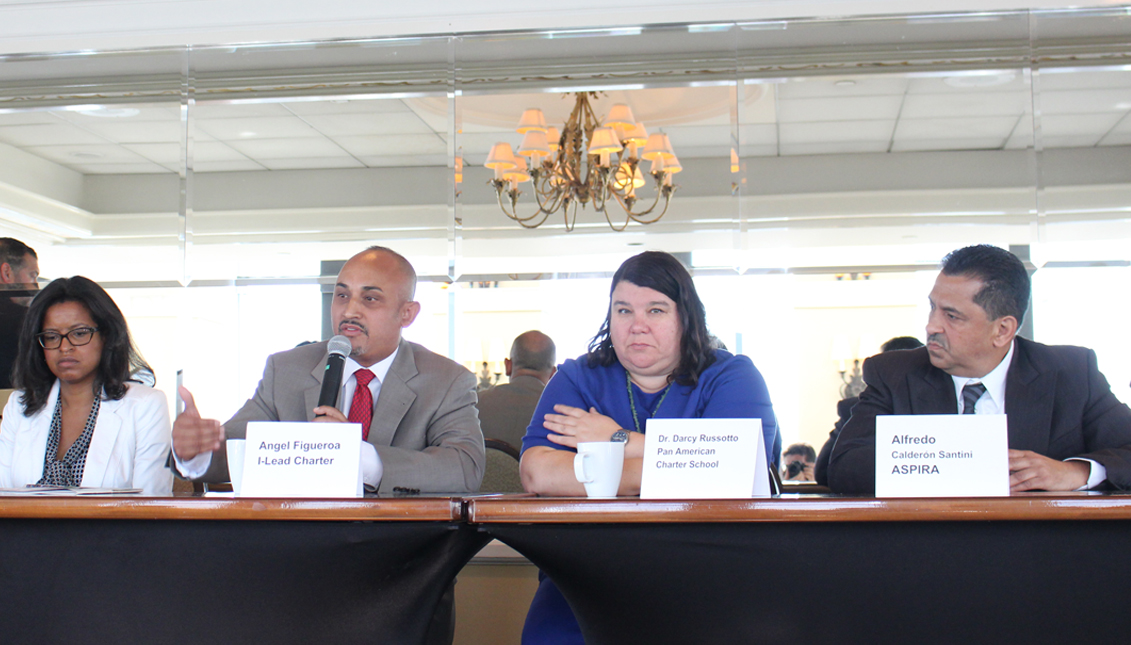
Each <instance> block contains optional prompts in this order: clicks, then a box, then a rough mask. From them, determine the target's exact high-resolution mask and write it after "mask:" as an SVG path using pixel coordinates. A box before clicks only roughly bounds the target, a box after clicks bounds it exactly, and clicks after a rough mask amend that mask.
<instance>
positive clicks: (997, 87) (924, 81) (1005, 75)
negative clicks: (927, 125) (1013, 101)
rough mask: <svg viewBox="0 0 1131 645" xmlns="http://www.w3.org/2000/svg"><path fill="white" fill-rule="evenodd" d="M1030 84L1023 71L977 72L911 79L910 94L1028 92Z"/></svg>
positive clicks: (908, 89)
mask: <svg viewBox="0 0 1131 645" xmlns="http://www.w3.org/2000/svg"><path fill="white" fill-rule="evenodd" d="M1028 90H1029V83H1028V82H1026V80H1025V74H1023V73H1022V71H1021V70H1000V71H997V70H976V71H973V72H969V73H963V72H953V73H947V74H942V75H938V76H935V75H932V76H927V77H918V78H913V79H911V84H910V85H908V87H907V93H908V94H962V93H975V94H979V93H982V92H990V91H993V92H1007V91H1018V92H1027V91H1028Z"/></svg>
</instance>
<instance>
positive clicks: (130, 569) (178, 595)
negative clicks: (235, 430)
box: [0, 519, 488, 645]
mask: <svg viewBox="0 0 1131 645" xmlns="http://www.w3.org/2000/svg"><path fill="white" fill-rule="evenodd" d="M487 541H488V538H486V537H485V536H484V535H482V534H480V533H477V532H476V531H475V530H474V529H473V528H471V527H470V526H468V525H466V524H458V523H447V522H305V521H254V522H241V521H161V520H113V521H99V520H74V519H66V520H38V519H18V520H0V581H2V582H0V588H2V589H3V592H2V593H0V641H2V642H4V643H99V644H104V643H114V644H126V643H146V644H150V643H186V644H187V643H192V644H196V645H199V644H205V645H220V644H227V643H342V644H349V643H412V644H417V643H422V642H425V631H426V630H428V629H429V623H430V621H432V620H433V616H434V615H435V614H436V612H437V609H438V608H439V610H440V614H441V615H443V614H444V611H445V607H444V603H445V602H446V603H450V602H451V593H450V592H451V586H452V583H453V580H454V579H455V575H456V573H457V572H458V571H459V570H460V568H462V567H463V565H464V564H465V563H466V562H467V561H468V560H470V558H471V557H472V556H473V555H474V554H475V553H476V552H477V551H478V550H479V549H480V548H481V547H482V546H483V545H484V544H485V543H486V542H487ZM445 593H446V594H447V595H446V599H445V600H444V602H441V598H442V597H444V596H445ZM442 627H443V626H442ZM447 628H450V624H449V625H448V626H447Z"/></svg>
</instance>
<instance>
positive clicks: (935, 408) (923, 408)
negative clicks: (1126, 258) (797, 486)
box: [829, 337, 1131, 494]
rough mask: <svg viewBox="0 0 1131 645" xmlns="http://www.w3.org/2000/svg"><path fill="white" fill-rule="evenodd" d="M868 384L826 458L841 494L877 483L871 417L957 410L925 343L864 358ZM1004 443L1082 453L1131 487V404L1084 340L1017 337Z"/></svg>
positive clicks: (1054, 453)
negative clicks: (1067, 342)
mask: <svg viewBox="0 0 1131 645" xmlns="http://www.w3.org/2000/svg"><path fill="white" fill-rule="evenodd" d="M864 382H865V383H867V385H868V387H867V388H866V389H865V390H864V392H863V394H861V395H860V402H859V403H858V404H856V407H855V408H853V409H852V417H851V418H850V419H849V420H848V423H846V424H845V425H844V428H843V429H842V430H841V433H840V438H839V439H837V442H836V446H835V447H834V448H833V453H832V457H831V458H830V460H829V487H830V488H832V489H833V491H835V492H838V493H854V494H871V493H874V492H875V489H876V416H877V415H881V414H956V413H957V410H958V400H957V397H956V396H955V393H954V381H953V379H951V377H950V375H948V374H947V373H946V372H944V371H942V370H940V369H938V368H936V367H934V366H933V365H931V362H930V358H929V357H928V355H927V350H926V348H920V349H915V350H908V351H902V352H887V353H885V354H879V355H876V356H873V357H872V358H869V359H868V360H866V361H865V362H864ZM1005 412H1006V415H1008V417H1009V420H1008V427H1009V447H1010V448H1012V449H1015V450H1032V451H1033V452H1036V453H1039V454H1041V455H1045V456H1046V457H1050V458H1052V459H1060V460H1063V459H1068V458H1069V457H1084V458H1087V459H1092V460H1094V461H1096V462H1098V463H1099V464H1101V465H1103V467H1104V468H1106V469H1107V481H1108V483H1109V484H1110V485H1112V486H1115V487H1116V488H1119V489H1122V490H1127V489H1131V410H1129V409H1128V408H1127V406H1126V405H1124V404H1123V403H1120V402H1119V400H1118V399H1116V398H1115V395H1114V394H1112V393H1111V388H1110V387H1108V384H1107V380H1106V379H1105V378H1104V376H1103V374H1101V373H1100V371H1099V369H1098V368H1097V367H1096V353H1095V352H1093V351H1092V350H1090V349H1086V348H1083V347H1069V346H1064V345H1060V346H1049V345H1042V344H1040V343H1035V342H1033V341H1030V340H1026V339H1024V338H1020V337H1018V338H1017V339H1016V340H1015V344H1014V350H1013V362H1012V363H1010V365H1009V371H1008V373H1007V375H1006V380H1005Z"/></svg>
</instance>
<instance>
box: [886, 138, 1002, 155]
mask: <svg viewBox="0 0 1131 645" xmlns="http://www.w3.org/2000/svg"><path fill="white" fill-rule="evenodd" d="M1001 146H1002V140H1001V138H1000V137H981V138H962V137H948V138H946V139H902V140H901V139H896V140H895V141H894V142H893V143H892V145H891V151H892V152H924V151H929V150H997V149H999V148H1001Z"/></svg>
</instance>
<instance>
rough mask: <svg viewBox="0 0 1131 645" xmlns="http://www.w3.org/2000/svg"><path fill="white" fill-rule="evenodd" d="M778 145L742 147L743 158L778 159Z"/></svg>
mask: <svg viewBox="0 0 1131 645" xmlns="http://www.w3.org/2000/svg"><path fill="white" fill-rule="evenodd" d="M777 154H778V147H777V145H776V144H775V145H753V146H743V147H742V158H746V157H776V156H777Z"/></svg>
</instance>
